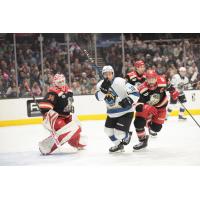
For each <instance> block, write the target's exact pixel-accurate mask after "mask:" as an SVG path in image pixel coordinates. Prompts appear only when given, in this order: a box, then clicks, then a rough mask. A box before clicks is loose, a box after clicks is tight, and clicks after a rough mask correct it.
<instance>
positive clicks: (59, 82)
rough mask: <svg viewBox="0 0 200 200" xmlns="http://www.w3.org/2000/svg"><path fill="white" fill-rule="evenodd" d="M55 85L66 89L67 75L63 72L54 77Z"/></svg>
mask: <svg viewBox="0 0 200 200" xmlns="http://www.w3.org/2000/svg"><path fill="white" fill-rule="evenodd" d="M53 86H54V87H57V88H59V89H61V90H65V86H66V80H65V76H64V75H63V74H56V75H55V76H54V77H53Z"/></svg>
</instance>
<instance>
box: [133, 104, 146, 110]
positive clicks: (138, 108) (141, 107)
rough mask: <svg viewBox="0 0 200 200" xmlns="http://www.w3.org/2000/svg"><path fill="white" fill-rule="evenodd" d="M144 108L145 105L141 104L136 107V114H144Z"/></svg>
mask: <svg viewBox="0 0 200 200" xmlns="http://www.w3.org/2000/svg"><path fill="white" fill-rule="evenodd" d="M143 106H144V104H141V103H140V104H138V105H136V107H135V110H136V112H142V111H143Z"/></svg>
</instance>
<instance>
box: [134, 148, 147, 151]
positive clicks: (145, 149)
mask: <svg viewBox="0 0 200 200" xmlns="http://www.w3.org/2000/svg"><path fill="white" fill-rule="evenodd" d="M147 151H148V148H147V147H144V148H142V149H133V152H147Z"/></svg>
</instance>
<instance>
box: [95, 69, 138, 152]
mask: <svg viewBox="0 0 200 200" xmlns="http://www.w3.org/2000/svg"><path fill="white" fill-rule="evenodd" d="M102 75H103V78H104V79H103V80H101V81H100V82H99V83H98V84H97V91H96V93H95V96H96V99H97V100H98V101H105V103H106V106H107V119H106V122H105V128H104V131H105V133H106V134H107V135H108V137H109V138H110V140H111V141H112V142H113V143H114V144H115V146H113V147H111V148H110V149H109V151H110V152H122V151H123V150H124V145H127V144H128V143H129V142H130V139H131V132H129V128H130V125H131V122H132V118H133V111H134V109H133V107H134V103H136V102H137V100H138V99H139V93H138V91H137V90H136V88H135V87H134V86H132V85H131V84H130V83H126V80H125V79H123V78H120V77H115V76H114V70H113V68H112V66H109V65H108V66H104V67H103V70H102Z"/></svg>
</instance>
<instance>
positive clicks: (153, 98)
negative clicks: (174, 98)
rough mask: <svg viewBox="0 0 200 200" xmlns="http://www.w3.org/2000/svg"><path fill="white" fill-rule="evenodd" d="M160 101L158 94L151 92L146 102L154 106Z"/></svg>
mask: <svg viewBox="0 0 200 200" xmlns="http://www.w3.org/2000/svg"><path fill="white" fill-rule="evenodd" d="M159 102H160V94H152V95H151V96H150V100H149V101H148V102H147V103H148V104H149V105H150V106H154V105H156V104H158V103H159Z"/></svg>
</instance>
